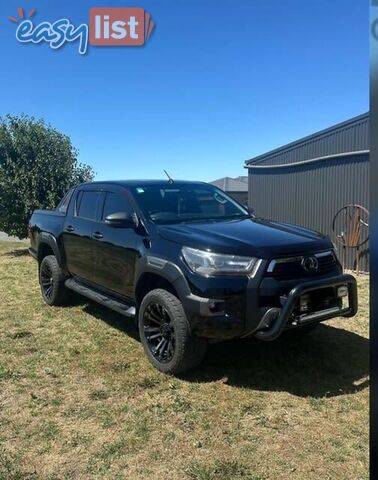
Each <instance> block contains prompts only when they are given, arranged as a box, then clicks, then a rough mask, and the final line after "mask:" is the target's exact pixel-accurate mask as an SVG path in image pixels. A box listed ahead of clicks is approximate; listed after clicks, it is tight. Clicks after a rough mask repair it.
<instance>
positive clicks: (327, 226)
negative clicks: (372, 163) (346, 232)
mask: <svg viewBox="0 0 378 480" xmlns="http://www.w3.org/2000/svg"><path fill="white" fill-rule="evenodd" d="M246 166H247V168H248V169H249V197H248V202H249V205H250V206H252V207H253V208H254V209H255V211H256V213H257V215H260V216H261V217H264V218H270V219H274V220H281V221H285V222H289V223H295V224H299V225H304V226H308V227H310V228H313V229H315V230H318V231H321V232H323V233H326V234H329V235H331V236H332V219H333V217H334V215H335V213H336V212H337V211H338V210H339V209H340V208H341V207H343V206H344V205H346V204H350V203H358V204H360V205H362V206H364V207H366V208H369V114H368V113H367V114H363V115H360V116H358V117H355V118H353V119H351V120H348V121H346V122H343V123H341V124H338V125H335V126H334V127H331V128H328V129H326V130H323V131H321V132H318V133H315V134H313V135H310V136H308V137H305V138H303V139H301V140H298V141H296V142H293V143H290V144H289V145H286V146H284V147H281V148H278V149H276V150H273V151H271V152H268V153H266V154H263V155H259V156H258V157H255V158H253V159H251V160H248V161H247V162H246ZM368 257H369V252H368V246H367V245H365V246H364V247H363V250H362V252H361V268H362V270H365V271H368V269H369V258H368ZM346 266H347V268H354V267H355V253H354V252H352V251H349V250H348V251H347V257H346Z"/></svg>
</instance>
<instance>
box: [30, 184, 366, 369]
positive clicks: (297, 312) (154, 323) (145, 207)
mask: <svg viewBox="0 0 378 480" xmlns="http://www.w3.org/2000/svg"><path fill="white" fill-rule="evenodd" d="M29 237H30V241H31V248H30V253H31V254H32V255H33V257H35V258H36V259H37V261H38V265H39V282H40V285H41V291H42V296H43V299H44V301H45V302H46V303H48V304H49V305H64V304H66V303H68V302H69V298H70V294H71V293H72V291H73V292H76V293H79V294H81V295H84V296H85V297H87V298H89V299H91V300H94V301H96V302H98V303H100V304H102V305H105V306H107V307H109V308H111V309H113V310H115V311H117V312H119V313H121V314H122V315H125V316H126V317H134V318H135V319H136V320H137V323H138V328H139V333H140V338H141V342H142V345H143V347H144V351H145V353H146V355H147V357H148V358H149V360H150V361H151V363H152V364H153V365H154V366H155V367H156V368H158V369H159V370H161V371H163V372H166V373H172V374H178V373H180V372H184V371H187V370H189V369H191V368H193V367H194V366H196V365H198V364H199V363H200V362H201V360H202V359H203V356H204V354H205V351H206V346H207V343H208V342H209V341H219V340H226V339H231V338H241V337H255V338H258V339H260V340H265V341H272V340H275V339H276V338H278V337H279V336H280V335H281V334H282V333H283V332H284V331H286V330H296V331H297V332H303V333H304V332H306V331H308V330H310V329H312V328H314V327H315V326H316V325H318V324H319V322H321V321H324V320H328V319H331V318H334V317H352V316H353V315H355V314H356V312H357V286H356V281H355V279H354V277H352V276H351V275H344V274H343V271H342V267H341V265H340V263H339V261H338V259H337V256H336V254H335V251H334V248H333V244H332V242H331V241H330V239H329V238H328V237H326V236H323V235H321V234H319V233H316V232H314V231H312V230H308V229H306V228H302V227H298V226H294V225H288V224H284V223H277V222H273V221H268V220H263V219H261V218H257V217H255V215H254V214H253V212H250V211H249V210H248V209H246V208H245V207H242V206H241V205H239V204H238V203H237V202H236V201H235V200H233V199H232V198H230V197H229V196H227V195H226V194H225V193H224V192H222V191H221V190H219V189H218V188H215V187H213V186H211V185H208V184H206V183H202V182H184V181H175V182H172V181H157V180H154V181H153V180H146V181H144V180H141V181H114V182H94V183H86V184H82V185H79V186H78V187H76V188H73V189H71V190H70V191H69V192H68V193H67V194H66V195H65V197H64V198H63V200H62V201H61V203H60V204H59V205H58V207H57V208H56V210H53V211H47V210H36V211H35V212H34V213H33V216H32V217H31V220H30V224H29Z"/></svg>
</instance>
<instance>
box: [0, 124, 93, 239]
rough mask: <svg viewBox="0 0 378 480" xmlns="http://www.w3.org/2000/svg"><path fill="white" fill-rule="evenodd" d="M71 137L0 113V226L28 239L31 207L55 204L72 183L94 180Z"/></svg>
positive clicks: (52, 205) (44, 126)
mask: <svg viewBox="0 0 378 480" xmlns="http://www.w3.org/2000/svg"><path fill="white" fill-rule="evenodd" d="M77 155H78V151H77V150H76V149H75V147H73V145H72V143H71V140H70V138H69V137H68V136H67V135H64V134H63V133H60V132H58V131H57V130H56V129H54V128H53V127H51V125H48V124H47V123H45V121H44V120H37V119H35V118H33V117H28V116H25V115H22V116H12V115H7V116H6V117H5V118H0V231H4V232H6V233H7V234H8V235H14V236H17V237H19V238H26V236H27V225H28V221H29V218H30V216H31V214H32V212H33V210H35V209H37V208H47V209H49V208H55V207H56V205H57V204H58V203H59V201H60V199H61V198H62V197H63V195H64V193H65V192H66V191H67V190H68V189H69V188H70V187H72V186H73V185H77V184H78V183H82V182H85V181H89V180H92V179H93V176H94V172H93V170H92V168H91V167H89V166H88V165H83V164H81V163H79V162H78V160H77Z"/></svg>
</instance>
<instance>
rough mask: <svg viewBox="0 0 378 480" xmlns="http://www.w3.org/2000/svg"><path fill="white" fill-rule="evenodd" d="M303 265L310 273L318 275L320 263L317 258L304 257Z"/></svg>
mask: <svg viewBox="0 0 378 480" xmlns="http://www.w3.org/2000/svg"><path fill="white" fill-rule="evenodd" d="M301 265H302V268H303V269H304V270H306V272H308V273H316V272H317V271H318V269H319V262H318V259H317V258H316V257H304V258H303V259H302V263H301Z"/></svg>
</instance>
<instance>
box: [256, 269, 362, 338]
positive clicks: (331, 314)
mask: <svg viewBox="0 0 378 480" xmlns="http://www.w3.org/2000/svg"><path fill="white" fill-rule="evenodd" d="M341 286H347V288H348V306H347V307H345V308H343V306H342V305H341V306H333V307H331V308H324V309H320V310H318V311H313V312H310V313H308V314H303V315H298V314H294V310H295V308H296V307H297V305H298V302H299V299H300V297H301V296H302V295H305V294H309V293H311V292H315V291H316V292H317V293H320V292H321V291H322V290H325V289H330V288H333V289H336V288H338V287H341ZM357 309H358V294H357V282H356V279H355V278H354V277H353V276H352V275H340V276H337V277H331V278H328V279H327V280H315V281H312V282H306V283H302V284H300V285H298V286H296V287H294V288H293V289H292V290H291V291H290V293H289V294H288V296H287V297H286V299H285V301H284V304H283V306H282V308H281V309H274V310H275V311H274V312H270V314H269V312H266V315H270V318H269V319H268V318H265V319H264V316H263V318H262V319H261V321H260V324H259V326H258V327H257V329H256V331H255V332H252V333H253V334H254V336H255V337H256V338H259V339H260V340H266V341H272V340H275V339H276V338H278V337H279V336H280V335H281V333H282V332H283V331H284V330H285V329H287V328H296V327H299V326H302V325H304V324H308V323H315V322H321V321H325V320H330V319H331V318H335V317H353V316H354V315H355V314H356V313H357ZM268 320H269V321H268Z"/></svg>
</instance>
